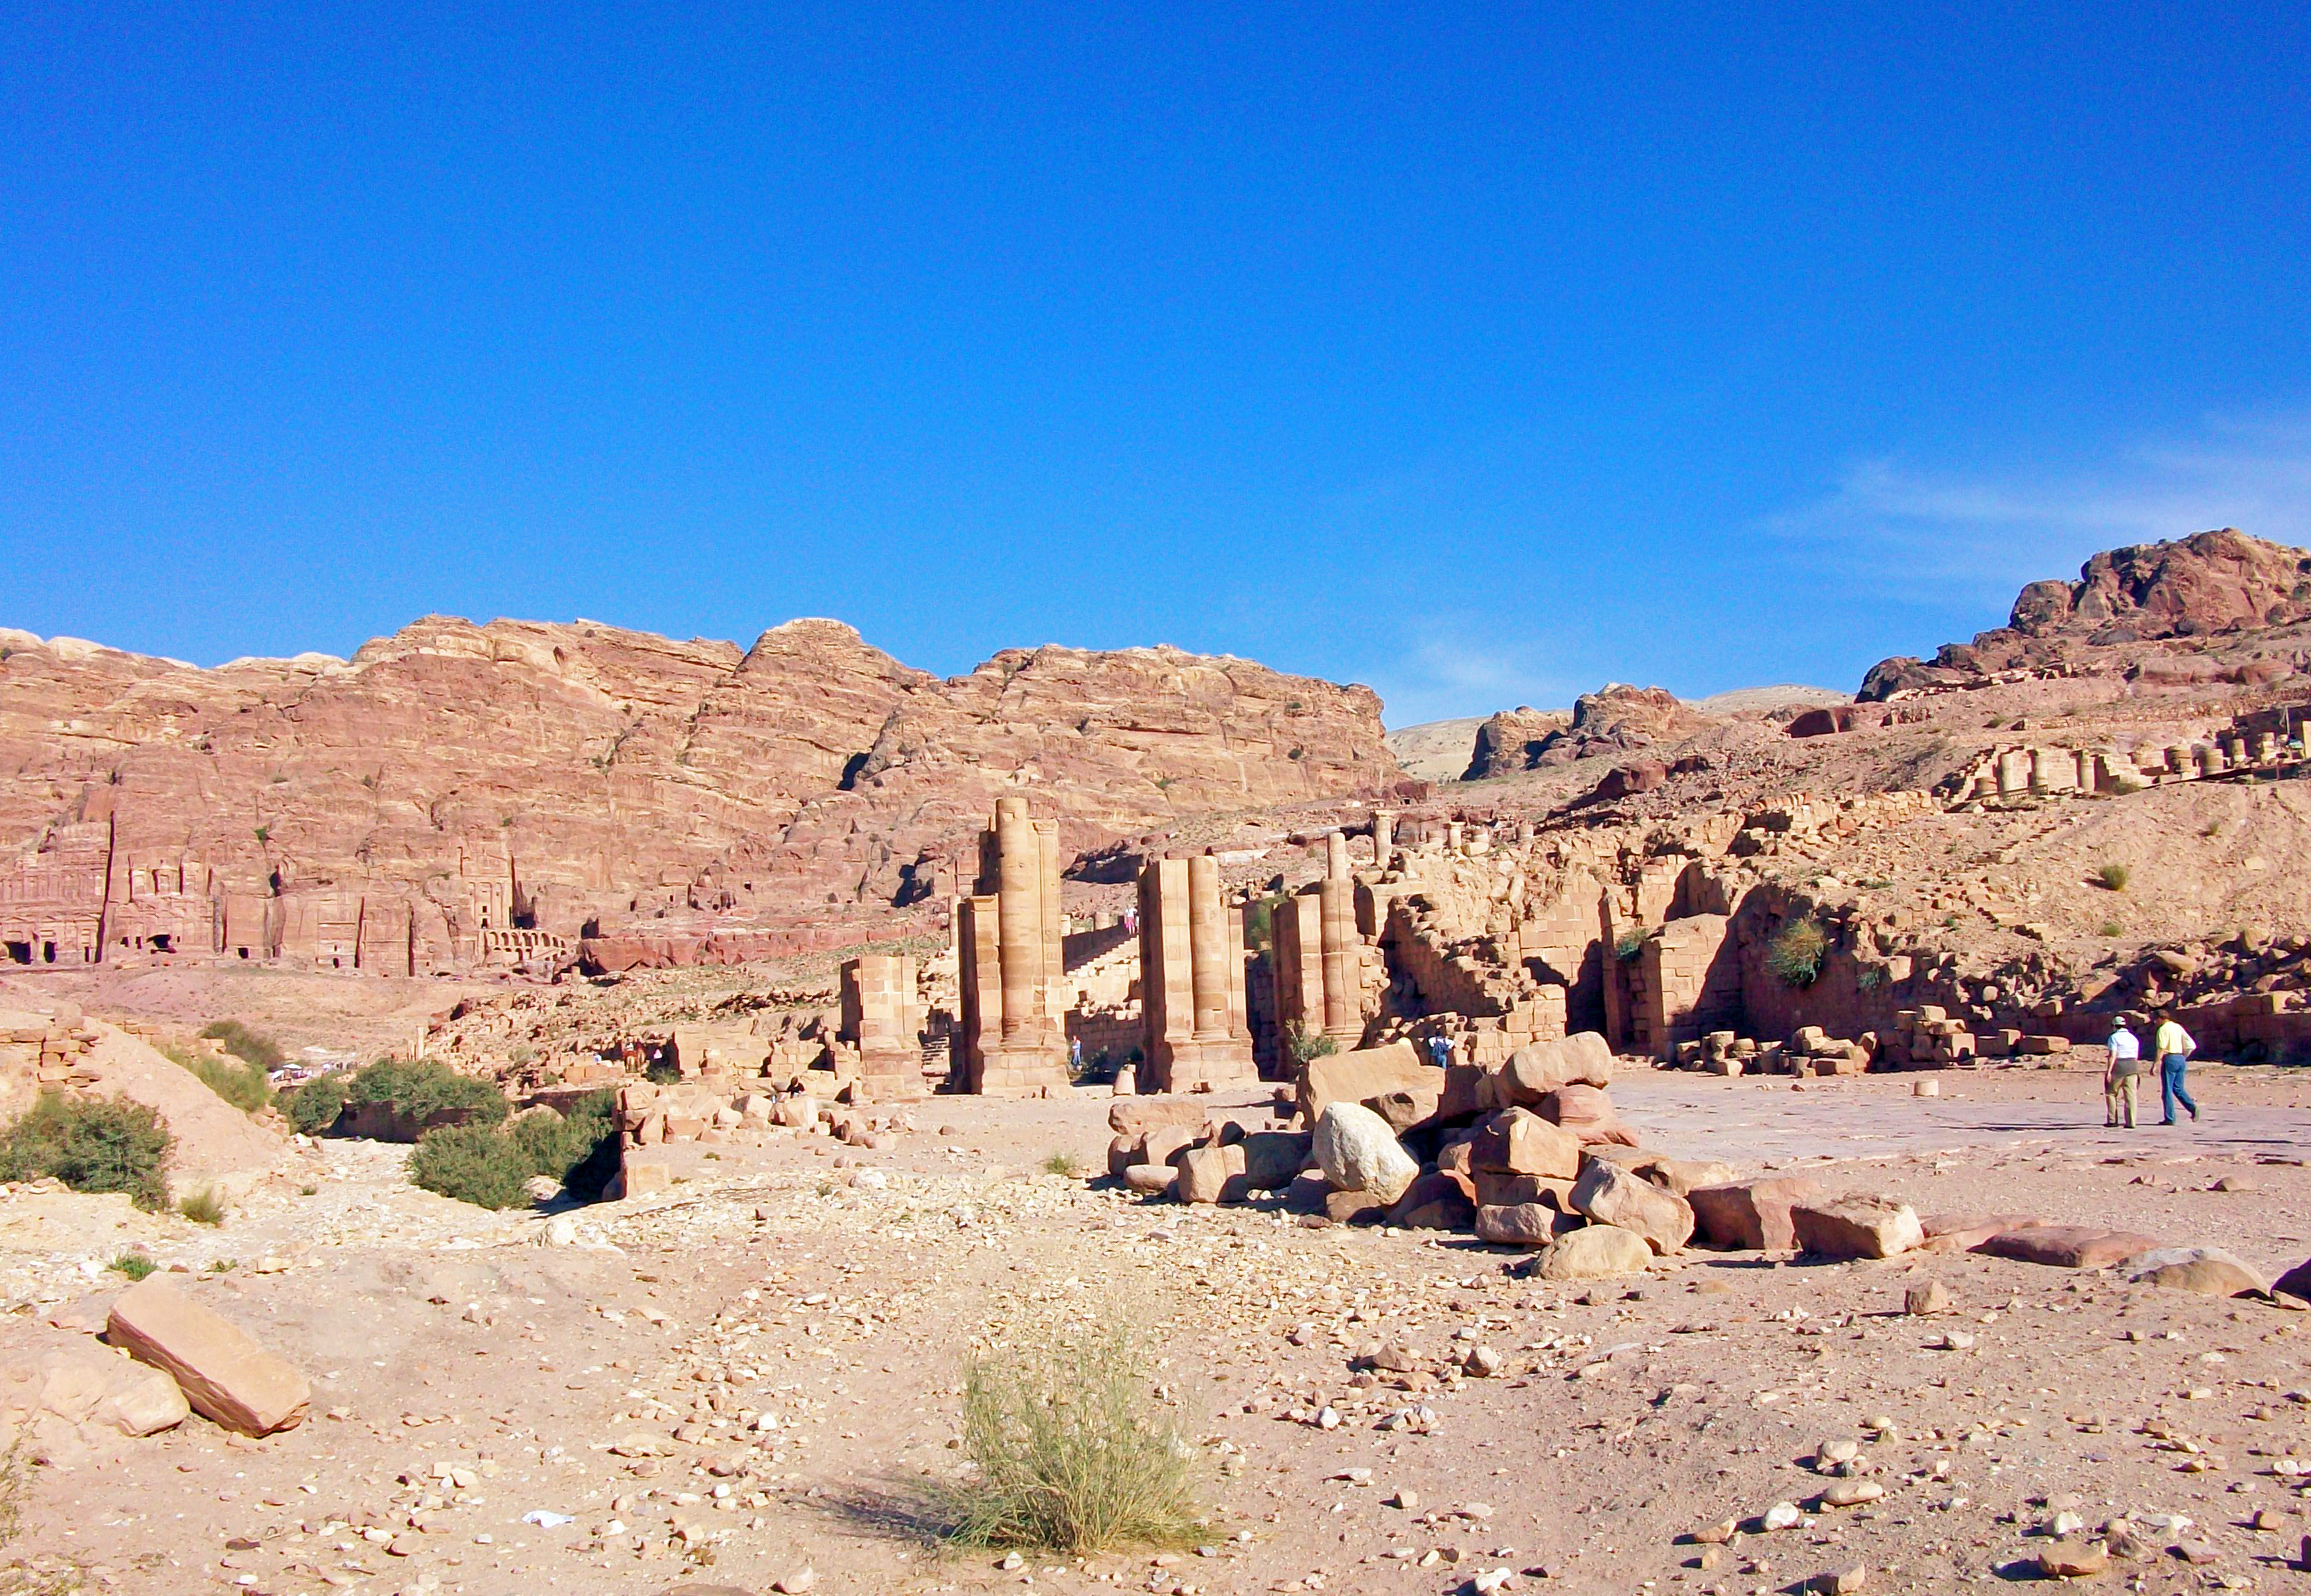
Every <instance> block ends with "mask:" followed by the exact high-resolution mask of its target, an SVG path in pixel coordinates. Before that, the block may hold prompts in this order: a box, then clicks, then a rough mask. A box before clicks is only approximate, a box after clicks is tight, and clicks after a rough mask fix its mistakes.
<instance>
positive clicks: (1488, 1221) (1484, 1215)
mask: <svg viewBox="0 0 2311 1596" xmlns="http://www.w3.org/2000/svg"><path fill="white" fill-rule="evenodd" d="M1580 1224H1581V1221H1580V1220H1579V1219H1578V1218H1576V1217H1572V1216H1569V1215H1565V1214H1560V1213H1558V1212H1557V1210H1556V1209H1555V1208H1550V1207H1548V1205H1546V1204H1544V1203H1537V1202H1518V1203H1494V1204H1489V1205H1487V1206H1486V1207H1484V1208H1478V1210H1477V1225H1476V1228H1477V1239H1478V1241H1480V1242H1490V1243H1493V1245H1495V1246H1496V1247H1545V1246H1547V1245H1548V1243H1551V1242H1553V1241H1555V1240H1556V1239H1557V1237H1558V1236H1559V1235H1561V1234H1566V1233H1567V1232H1568V1231H1569V1230H1571V1229H1573V1228H1576V1227H1578V1226H1579V1225H1580Z"/></svg>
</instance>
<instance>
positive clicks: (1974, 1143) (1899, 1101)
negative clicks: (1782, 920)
mask: <svg viewBox="0 0 2311 1596" xmlns="http://www.w3.org/2000/svg"><path fill="white" fill-rule="evenodd" d="M1920 1080H1932V1081H1933V1082H1935V1083H1936V1084H1937V1086H1939V1087H1940V1095H1938V1096H1933V1097H1918V1096H1914V1095H1912V1093H1911V1086H1912V1084H1913V1083H1914V1082H1916V1081H1920ZM1796 1085H1802V1086H1803V1087H1804V1089H1803V1090H1802V1091H1796V1090H1792V1086H1796ZM2189 1085H2190V1090H2191V1095H2193V1097H2195V1098H2197V1099H2198V1102H2199V1107H2200V1109H2201V1111H2202V1114H2203V1115H2204V1117H2203V1118H2202V1119H2201V1120H2200V1121H2198V1122H2197V1123H2196V1124H2193V1123H2192V1122H2191V1121H2188V1120H2185V1121H2183V1122H2182V1123H2181V1124H2179V1125H2176V1126H2174V1127H2172V1128H2171V1129H2170V1128H2168V1127H2166V1126H2162V1125H2159V1124H2158V1122H2157V1121H2158V1114H2159V1112H2160V1111H2159V1106H2158V1087H2157V1086H2156V1085H2155V1084H2151V1085H2150V1086H2149V1089H2148V1090H2147V1091H2145V1092H2143V1094H2142V1095H2141V1112H2139V1113H2138V1116H2137V1121H2136V1129H2133V1130H2132V1131H2127V1130H2107V1129H2104V1128H2103V1122H2102V1121H2103V1098H2102V1077H2101V1074H2100V1073H2099V1071H2092V1072H2090V1071H2087V1070H2054V1069H2018V1068H1985V1069H1961V1070H1942V1071H1938V1072H1935V1073H1933V1074H1931V1075H1924V1074H1897V1075H1871V1076H1849V1077H1838V1078H1831V1079H1816V1080H1809V1081H1805V1082H1802V1083H1796V1082H1792V1080H1791V1078H1790V1077H1787V1076H1778V1075H1776V1076H1757V1077H1740V1078H1738V1079H1733V1080H1728V1079H1725V1078H1724V1077H1719V1076H1713V1075H1698V1074H1691V1073H1687V1072H1685V1071H1682V1070H1659V1069H1656V1070H1639V1071H1632V1072H1631V1073H1629V1074H1627V1075H1625V1076H1621V1077H1618V1078H1617V1079H1616V1080H1615V1081H1614V1082H1613V1087H1612V1092H1613V1101H1614V1103H1615V1104H1616V1106H1618V1108H1619V1109H1620V1111H1621V1117H1622V1119H1623V1120H1625V1121H1627V1122H1628V1124H1629V1126H1630V1128H1631V1129H1634V1130H1635V1131H1636V1132H1637V1135H1638V1139H1639V1140H1641V1141H1642V1142H1643V1143H1644V1145H1645V1146H1646V1147H1658V1148H1660V1149H1661V1151H1663V1152H1666V1153H1670V1154H1674V1155H1675V1156H1679V1157H1687V1158H1716V1159H1720V1160H1722V1161H1723V1162H1725V1163H1728V1164H1734V1165H1735V1166H1737V1167H1740V1168H1750V1169H1763V1168H1770V1167H1773V1166H1775V1165H1777V1164H1790V1163H1794V1162H1797V1161H1799V1160H1801V1159H1802V1160H1808V1161H1811V1160H1818V1159H1820V1158H1823V1157H1832V1158H1870V1157H1894V1156H1902V1155H1905V1154H1911V1153H1941V1152H1958V1151H1964V1150H1969V1149H1981V1148H2017V1147H2049V1146H2051V1147H2060V1148H2062V1150H2064V1151H2067V1152H2071V1153H2073V1154H2087V1153H2092V1154H2097V1155H2099V1156H2106V1157H2115V1156H2122V1155H2126V1154H2136V1155H2140V1156H2144V1157H2149V1158H2157V1157H2160V1156H2191V1155H2197V1156H2247V1157H2263V1158H2270V1157H2282V1158H2299V1157H2302V1156H2306V1154H2307V1153H2311V1073H2307V1074H2306V1075H2305V1076H2303V1077H2302V1078H2301V1081H2300V1084H2299V1085H2298V1082H2297V1079H2296V1077H2293V1076H2291V1075H2290V1074H2289V1073H2288V1072H2284V1071H2277V1070H2272V1069H2254V1070H2243V1069H2233V1068H2228V1067H2227V1066H2222V1065H2210V1066H2204V1067H2194V1068H2193V1069H2192V1071H2191V1077H2190V1082H2189Z"/></svg>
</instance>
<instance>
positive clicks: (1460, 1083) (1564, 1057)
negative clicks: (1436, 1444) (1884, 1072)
mask: <svg viewBox="0 0 2311 1596" xmlns="http://www.w3.org/2000/svg"><path fill="white" fill-rule="evenodd" d="M1807 1030H1808V1031H1809V1032H1813V1031H1815V1030H1816V1028H1814V1027H1807ZM1745 1041H1746V1039H1741V1038H1735V1037H1731V1036H1730V1035H1720V1036H1716V1037H1713V1038H1710V1039H1708V1042H1709V1044H1710V1047H1711V1048H1712V1049H1714V1052H1715V1055H1716V1057H1717V1058H1718V1060H1720V1061H1722V1062H1723V1063H1725V1064H1727V1065H1729V1066H1730V1065H1738V1063H1739V1061H1740V1060H1742V1059H1743V1058H1744V1057H1745V1053H1744V1051H1743V1044H1744V1042H1745ZM1800 1042H1802V1045H1800ZM1859 1051H1862V1048H1861V1044H1858V1043H1847V1042H1838V1041H1836V1040H1835V1039H1832V1038H1827V1037H1824V1036H1821V1035H1818V1034H1808V1035H1805V1036H1803V1037H1802V1038H1801V1039H1793V1042H1792V1044H1790V1045H1788V1046H1780V1045H1776V1046H1775V1047H1774V1048H1773V1050H1772V1056H1774V1057H1776V1058H1779V1059H1782V1060H1787V1063H1786V1064H1785V1065H1784V1067H1785V1068H1805V1067H1808V1066H1810V1067H1811V1068H1814V1069H1817V1070H1819V1071H1821V1072H1825V1073H1827V1072H1832V1071H1836V1070H1841V1069H1853V1068H1860V1067H1861V1066H1860V1065H1858V1064H1855V1063H1853V1058H1854V1056H1855V1054H1856V1053H1857V1052H1859ZM1766 1052H1767V1050H1766V1049H1765V1048H1761V1047H1759V1046H1758V1045H1757V1044H1756V1043H1754V1042H1749V1043H1747V1054H1746V1056H1748V1057H1758V1056H1763V1055H1766ZM1613 1064H1614V1060H1613V1055H1612V1053H1611V1051H1610V1050H1609V1049H1608V1048H1607V1047H1606V1045H1605V1042H1604V1038H1603V1037H1602V1036H1600V1035H1599V1034H1598V1033H1594V1032H1583V1033H1576V1034H1575V1035H1573V1036H1570V1037H1567V1038H1565V1039H1564V1040H1563V1041H1561V1042H1551V1043H1543V1044H1539V1045H1536V1046H1532V1047H1527V1048H1522V1049H1520V1050H1519V1051H1517V1052H1516V1053H1515V1054H1514V1055H1513V1057H1512V1058H1511V1059H1510V1060H1508V1061H1507V1063H1506V1064H1504V1066H1502V1067H1500V1068H1484V1067H1482V1066H1478V1065H1455V1066H1451V1067H1448V1068H1443V1069H1439V1068H1433V1067H1430V1066H1426V1065H1422V1064H1420V1063H1419V1062H1418V1061H1417V1059H1416V1058H1415V1057H1414V1055H1413V1053H1412V1050H1411V1049H1410V1047H1409V1046H1408V1044H1405V1043H1396V1044H1391V1046H1389V1047H1385V1048H1374V1049H1368V1050H1364V1051H1358V1052H1352V1053H1344V1054H1339V1055H1336V1056H1333V1057H1330V1058H1323V1059H1318V1060H1313V1061H1312V1063H1310V1064H1309V1065H1308V1066H1307V1068H1305V1069H1304V1072H1303V1073H1302V1076H1301V1077H1300V1080H1299V1082H1298V1086H1297V1090H1296V1092H1295V1094H1294V1095H1293V1098H1292V1100H1291V1101H1290V1102H1289V1103H1286V1101H1284V1100H1283V1098H1282V1096H1281V1095H1279V1098H1278V1103H1277V1104H1276V1111H1277V1112H1276V1114H1275V1116H1274V1118H1273V1119H1272V1121H1270V1123H1269V1125H1268V1126H1267V1127H1266V1128H1264V1129H1246V1128H1245V1127H1244V1126H1243V1125H1241V1124H1238V1123H1235V1122H1234V1121H1227V1120H1206V1119H1204V1118H1203V1116H1202V1113H1201V1111H1199V1110H1197V1109H1194V1108H1192V1107H1191V1106H1190V1104H1188V1103H1184V1102H1182V1101H1180V1100H1177V1099H1164V1098H1152V1099H1127V1100H1123V1101H1119V1102H1118V1103H1116V1104H1115V1105H1114V1107H1113V1108H1112V1110H1111V1112H1110V1113H1109V1117H1108V1123H1109V1126H1110V1128H1111V1129H1112V1130H1113V1131H1114V1132H1115V1137H1114V1139H1113V1141H1112V1143H1111V1144H1110V1147H1109V1150H1108V1167H1109V1171H1110V1173H1112V1175H1114V1176H1116V1177H1118V1178H1120V1179H1121V1181H1122V1182H1124V1183H1125V1184H1126V1185H1127V1186H1129V1188H1130V1189H1131V1190H1134V1191H1137V1192H1139V1193H1141V1194H1142V1195H1144V1196H1147V1197H1151V1198H1160V1197H1165V1196H1168V1197H1171V1198H1173V1199H1177V1200H1179V1201H1182V1202H1189V1203H1233V1202H1243V1201H1248V1200H1251V1199H1253V1198H1255V1197H1258V1196H1260V1195H1262V1194H1272V1193H1282V1194H1284V1197H1285V1201H1286V1207H1287V1208H1294V1209H1297V1210H1299V1211H1300V1212H1301V1213H1302V1215H1303V1219H1302V1223H1303V1224H1307V1225H1326V1224H1337V1223H1347V1224H1380V1225H1393V1226H1397V1227H1400V1228H1405V1229H1428V1230H1451V1231H1462V1232H1467V1233H1469V1234H1474V1235H1475V1236H1476V1237H1477V1239H1478V1240H1479V1241H1483V1242H1486V1243H1492V1244H1494V1245H1498V1246H1511V1247H1522V1248H1526V1249H1530V1250H1532V1252H1534V1257H1533V1258H1532V1260H1530V1263H1529V1264H1528V1265H1525V1266H1523V1269H1524V1272H1526V1273H1528V1274H1530V1275H1531V1276H1534V1277H1536V1278H1543V1279H1551V1280H1581V1279H1592V1278H1607V1277H1611V1276H1618V1275H1629V1274H1635V1273H1639V1272H1642V1271H1644V1270H1645V1269H1649V1268H1650V1267H1652V1265H1653V1261H1654V1260H1656V1259H1661V1258H1667V1257H1672V1256H1674V1255H1676V1254H1679V1253H1680V1252H1684V1251H1685V1250H1686V1249H1687V1247H1688V1246H1690V1245H1694V1244H1696V1243H1698V1244H1701V1245H1706V1246H1710V1247H1715V1248H1722V1249H1731V1250H1740V1251H1752V1252H1784V1253H1787V1252H1801V1253H1806V1254H1810V1255H1813V1256H1817V1257H1821V1258H1827V1259H1887V1258H1893V1257H1897V1256H1900V1255H1902V1254H1905V1253H1910V1252H1940V1253H1954V1252H1979V1253H1983V1254H1985V1255H1988V1256H1992V1257H1999V1258H2006V1259H2010V1260H2017V1261H2020V1262H2026V1263H2036V1264H2043V1265H2048V1266H2052V1267H2061V1268H2069V1269H2112V1268H2117V1269H2121V1270H2122V1271H2123V1272H2124V1273H2125V1274H2126V1275H2127V1276H2128V1277H2129V1278H2132V1279H2135V1280H2138V1281H2141V1282H2145V1283H2148V1284H2151V1285H2157V1286H2170V1287H2175V1288H2177V1289H2185V1290H2192V1291H2199V1292H2203V1293H2210V1294H2212V1295H2222V1296H2236V1295H2247V1296H2259V1297H2263V1298H2270V1299H2274V1300H2275V1298H2276V1296H2277V1295H2286V1296H2288V1297H2290V1298H2299V1297H2300V1295H2301V1294H2302V1293H2303V1292H2305V1291H2311V1265H2307V1266H2306V1267H2305V1269H2300V1270H2297V1271H2295V1272H2294V1273H2293V1274H2290V1275H2289V1276H2288V1277H2286V1278H2282V1279H2281V1280H2280V1281H2278V1282H2276V1283H2273V1284H2266V1283H2265V1282H2264V1281H2263V1279H2262V1278H2260V1277H2258V1276H2256V1275H2255V1274H2254V1271H2253V1270H2252V1269H2248V1268H2247V1267H2246V1265H2244V1264H2242V1263H2241V1262H2240V1261H2239V1260H2237V1259H2236V1258H2235V1257H2233V1256H2231V1255H2230V1254H2228V1253H2227V1252H2222V1251H2220V1250H2219V1249H2211V1248H2179V1247H2171V1246H2167V1245H2165V1244H2163V1243H2160V1242H2159V1241H2158V1239H2157V1238H2156V1237H2153V1236H2149V1235H2144V1234H2138V1233H2135V1232H2132V1231H2120V1230H2102V1229H2095V1228H2092V1227H2081V1226H2076V1225H2048V1224H2044V1223H2041V1222H2039V1221H2037V1220H2036V1219H2034V1218H2031V1217H2027V1216H2015V1215H2001V1216H1996V1217H1969V1216H1940V1217H1936V1216H1929V1217H1921V1216H1920V1215H1919V1214H1918V1213H1917V1212H1915V1211H1914V1209H1913V1208H1910V1207H1909V1205H1907V1204H1905V1203H1903V1202H1900V1201H1898V1200H1897V1199H1893V1198H1890V1197H1885V1196H1879V1195H1874V1194H1871V1193H1866V1192H1864V1193H1849V1194H1845V1195H1842V1196H1833V1195H1828V1194H1826V1193H1825V1192H1824V1191H1823V1190H1822V1189H1821V1188H1820V1187H1819V1186H1818V1184H1817V1183H1816V1182H1814V1181H1812V1180H1810V1179H1807V1178H1804V1177H1798V1176H1764V1177H1749V1178H1744V1177H1743V1176H1741V1175H1740V1173H1738V1172H1737V1171H1735V1170H1734V1169H1732V1168H1731V1167H1730V1166H1729V1165H1726V1164H1721V1163H1717V1162H1714V1161H1705V1160H1690V1159H1679V1158H1673V1157H1670V1156H1666V1155H1663V1154H1660V1153H1655V1152H1650V1151H1647V1150H1645V1149H1644V1148H1642V1147H1637V1146H1636V1145H1635V1140H1636V1138H1635V1136H1634V1135H1632V1134H1631V1132H1630V1131H1629V1129H1628V1128H1627V1127H1626V1125H1624V1124H1623V1123H1622V1121H1621V1120H1620V1119H1619V1117H1618V1115H1617V1114H1616V1113H1615V1112H1614V1109H1613V1104H1612V1101H1611V1098H1610V1096H1609V1093H1608V1091H1607V1089H1606V1088H1607V1086H1608V1084H1609V1080H1610V1077H1611V1074H1612V1069H1613ZM1911 1311H1912V1312H1931V1311H1932V1308H1931V1306H1926V1307H1920V1306H1914V1307H1913V1308H1912V1310H1911Z"/></svg>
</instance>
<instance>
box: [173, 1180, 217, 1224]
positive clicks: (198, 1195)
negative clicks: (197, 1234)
mask: <svg viewBox="0 0 2311 1596" xmlns="http://www.w3.org/2000/svg"><path fill="white" fill-rule="evenodd" d="M177 1212H179V1214H182V1215H183V1216H184V1217H186V1218H187V1219H190V1220H191V1221H192V1222H193V1223H194V1224H196V1225H222V1224H223V1223H224V1203H223V1201H222V1199H219V1198H218V1196H217V1194H216V1190H215V1189H214V1187H209V1186H204V1187H202V1188H201V1189H200V1190H198V1191H196V1192H194V1193H193V1194H192V1195H191V1196H189V1197H187V1198H186V1199H184V1200H183V1201H182V1202H180V1203H179V1204H178V1205H177Z"/></svg>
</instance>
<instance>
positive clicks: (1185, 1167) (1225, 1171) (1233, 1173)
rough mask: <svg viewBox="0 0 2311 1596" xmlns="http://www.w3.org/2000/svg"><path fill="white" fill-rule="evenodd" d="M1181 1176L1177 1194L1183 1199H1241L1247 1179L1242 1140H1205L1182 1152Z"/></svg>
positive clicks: (1229, 1200)
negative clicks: (1214, 1142) (1222, 1142)
mask: <svg viewBox="0 0 2311 1596" xmlns="http://www.w3.org/2000/svg"><path fill="white" fill-rule="evenodd" d="M1179 1166H1180V1179H1179V1183H1178V1185H1177V1186H1176V1187H1175V1188H1174V1194H1175V1195H1176V1196H1177V1197H1178V1198H1179V1199H1180V1200H1181V1201H1182V1202H1195V1203H1215V1202H1242V1201H1243V1199H1244V1197H1245V1194H1246V1191H1247V1190H1248V1189H1247V1187H1246V1186H1245V1183H1244V1178H1243V1174H1244V1157H1243V1143H1242V1142H1230V1143H1228V1144H1226V1145H1225V1146H1213V1145H1211V1144H1209V1143H1206V1144H1204V1145H1203V1146H1200V1147H1190V1148H1189V1149H1188V1150H1187V1151H1186V1152H1185V1153H1182V1155H1181V1156H1180V1159H1179Z"/></svg>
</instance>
